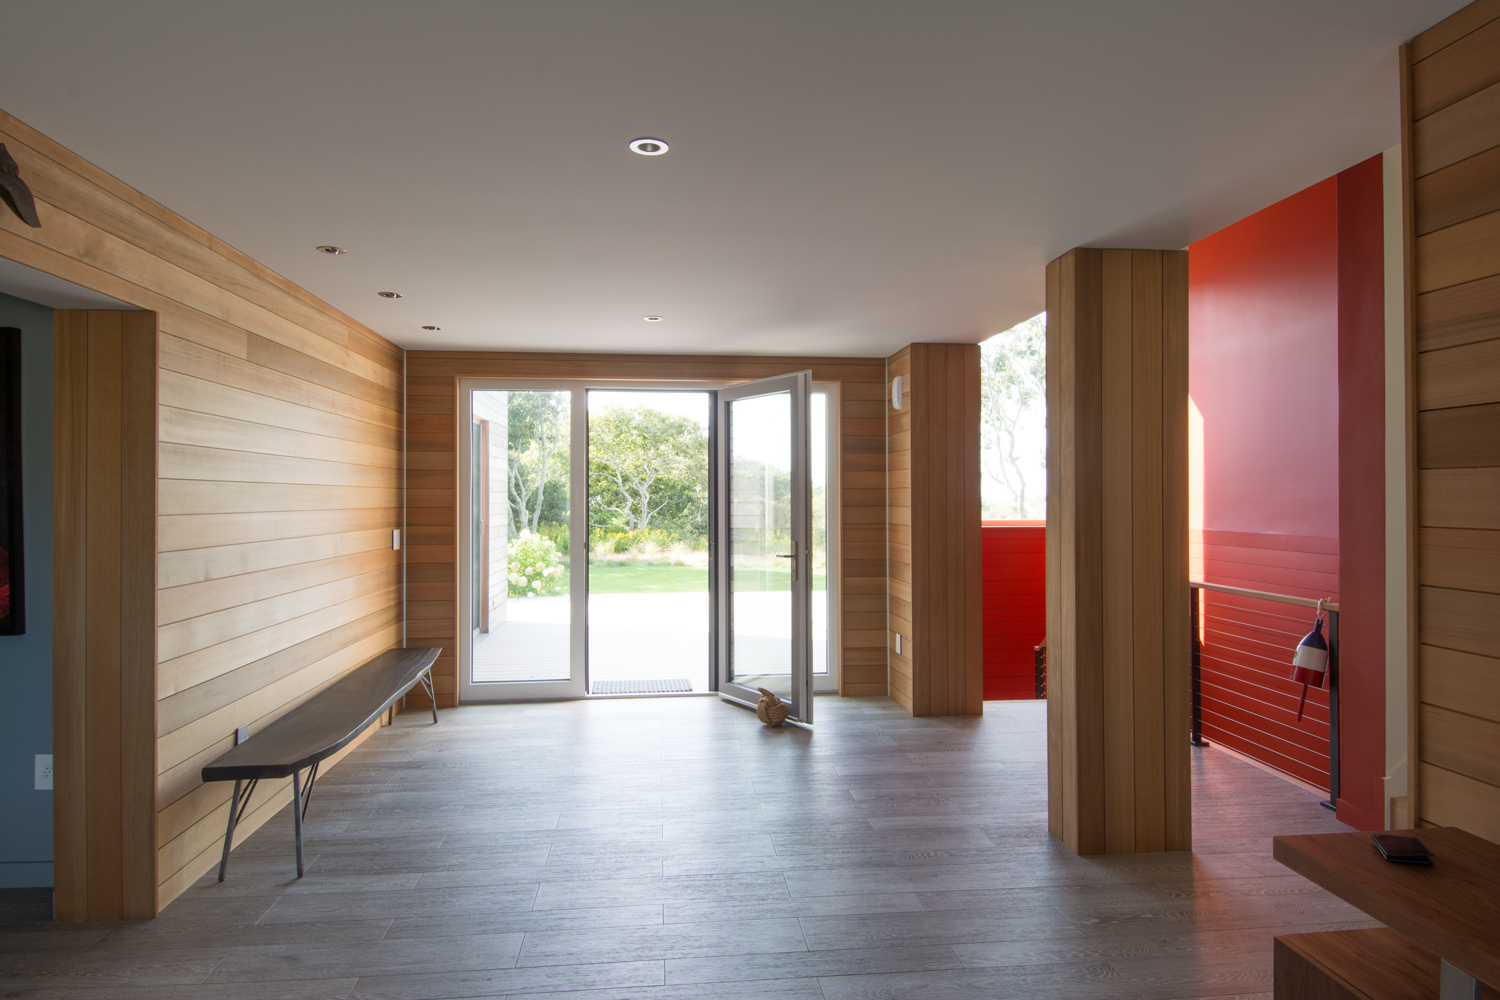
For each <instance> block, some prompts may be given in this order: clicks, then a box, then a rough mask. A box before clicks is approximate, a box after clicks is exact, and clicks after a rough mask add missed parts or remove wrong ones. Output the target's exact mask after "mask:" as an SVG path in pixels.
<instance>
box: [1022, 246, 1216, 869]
mask: <svg viewBox="0 0 1500 1000" xmlns="http://www.w3.org/2000/svg"><path fill="white" fill-rule="evenodd" d="M1187 311H1188V307H1187V254H1186V253H1185V252H1181V251H1170V252H1169V251H1161V250H1091V249H1078V250H1072V251H1070V252H1068V253H1067V254H1065V255H1064V256H1062V257H1060V258H1058V259H1057V260H1055V261H1053V262H1052V263H1051V264H1049V265H1047V667H1048V702H1049V705H1048V722H1047V743H1048V765H1047V770H1048V786H1049V787H1048V798H1049V826H1050V828H1051V831H1052V833H1053V835H1054V836H1056V837H1058V838H1059V839H1060V840H1062V842H1063V843H1065V844H1067V845H1068V847H1070V848H1072V849H1073V850H1074V851H1076V852H1077V853H1079V854H1130V853H1137V852H1151V851H1183V850H1189V849H1190V848H1191V846H1192V814H1191V802H1190V799H1189V783H1188V655H1189V644H1188V640H1189V635H1188V588H1187V572H1188V566H1187V374H1188V367H1187V362H1188V356H1187V350H1188V348H1187V344H1188V341H1187Z"/></svg>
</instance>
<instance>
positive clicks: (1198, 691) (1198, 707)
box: [1178, 587, 1208, 747]
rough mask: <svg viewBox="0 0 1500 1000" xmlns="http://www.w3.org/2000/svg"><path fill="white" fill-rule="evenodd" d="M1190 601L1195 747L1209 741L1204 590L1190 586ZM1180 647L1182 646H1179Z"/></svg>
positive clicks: (1193, 740) (1193, 741)
mask: <svg viewBox="0 0 1500 1000" xmlns="http://www.w3.org/2000/svg"><path fill="white" fill-rule="evenodd" d="M1188 601H1189V604H1190V611H1189V615H1188V620H1189V621H1190V622H1192V627H1193V638H1192V647H1191V648H1192V651H1193V655H1192V659H1191V660H1190V661H1189V662H1190V663H1191V664H1192V692H1193V735H1192V744H1193V746H1195V747H1206V746H1208V741H1207V740H1205V739H1204V738H1203V640H1202V638H1201V632H1200V629H1201V626H1202V622H1203V591H1202V590H1201V589H1200V588H1198V587H1189V588H1188ZM1178 648H1179V649H1181V648H1182V647H1181V646H1179V647H1178Z"/></svg>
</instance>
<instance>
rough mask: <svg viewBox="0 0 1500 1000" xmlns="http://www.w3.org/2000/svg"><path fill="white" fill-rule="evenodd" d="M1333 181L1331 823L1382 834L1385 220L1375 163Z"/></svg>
mask: <svg viewBox="0 0 1500 1000" xmlns="http://www.w3.org/2000/svg"><path fill="white" fill-rule="evenodd" d="M1338 182H1339V543H1340V544H1339V578H1340V580H1342V581H1343V586H1342V587H1341V588H1340V591H1341V593H1342V594H1343V600H1342V601H1341V602H1340V607H1341V609H1342V610H1341V611H1340V613H1339V638H1340V641H1339V655H1340V658H1341V659H1340V671H1341V673H1342V678H1343V680H1342V683H1341V684H1340V685H1339V698H1340V712H1339V717H1340V719H1341V720H1342V722H1341V724H1342V728H1343V735H1342V739H1341V740H1340V749H1341V752H1342V755H1343V758H1342V766H1341V767H1340V769H1339V773H1340V775H1341V788H1340V793H1339V802H1338V813H1339V819H1341V820H1343V821H1344V822H1345V823H1348V824H1349V825H1351V826H1355V827H1358V828H1359V829H1361V830H1379V829H1382V828H1384V826H1385V780H1384V775H1385V435H1384V433H1383V432H1382V430H1381V429H1382V428H1384V426H1385V282H1384V278H1385V261H1384V257H1385V233H1384V229H1385V225H1384V224H1385V218H1384V199H1383V196H1382V183H1381V158H1380V157H1378V156H1372V157H1371V158H1370V159H1368V160H1366V161H1365V162H1363V163H1361V164H1359V165H1358V166H1354V167H1350V168H1349V169H1348V170H1345V171H1344V172H1343V173H1341V174H1339V175H1338Z"/></svg>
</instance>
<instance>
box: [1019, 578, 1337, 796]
mask: <svg viewBox="0 0 1500 1000" xmlns="http://www.w3.org/2000/svg"><path fill="white" fill-rule="evenodd" d="M1205 590H1207V591H1212V592H1213V593H1216V594H1227V595H1230V596H1232V597H1246V598H1251V599H1254V600H1259V601H1270V602H1272V603H1274V604H1289V605H1294V606H1297V607H1304V608H1314V609H1317V610H1319V611H1326V612H1327V613H1328V677H1327V685H1328V800H1327V801H1326V802H1324V803H1323V805H1324V806H1325V807H1327V808H1329V809H1337V808H1338V800H1339V606H1338V604H1337V603H1335V602H1333V601H1328V600H1317V599H1314V598H1310V597H1296V596H1293V595H1291V594H1274V593H1271V592H1269V591H1264V590H1250V589H1248V588H1245V587H1230V586H1226V585H1225V584H1220V583H1207V582H1205V581H1203V580H1189V581H1188V593H1189V601H1190V621H1191V627H1192V643H1191V649H1192V658H1191V661H1190V663H1191V684H1192V722H1191V726H1192V729H1191V734H1190V736H1189V739H1190V741H1191V742H1192V744H1193V745H1194V746H1200V747H1201V746H1208V741H1207V740H1205V739H1204V738H1203V636H1204V632H1205V620H1204V613H1203V592H1204V591H1205ZM1259 617H1262V618H1265V617H1271V618H1278V619H1282V620H1284V621H1286V622H1288V623H1296V627H1295V628H1293V629H1292V630H1291V631H1287V630H1285V629H1273V628H1271V627H1269V626H1267V625H1264V624H1261V623H1257V622H1252V621H1235V622H1233V623H1232V624H1235V625H1238V626H1239V627H1240V628H1241V629H1242V630H1243V631H1244V632H1247V633H1254V632H1260V633H1264V635H1263V636H1262V637H1261V638H1260V639H1259V642H1260V643H1261V644H1263V645H1264V646H1265V648H1266V653H1267V654H1268V655H1262V654H1260V653H1256V652H1252V651H1250V650H1247V649H1243V648H1242V649H1240V650H1239V652H1240V653H1241V655H1243V656H1245V657H1246V658H1251V657H1253V658H1255V659H1260V660H1264V661H1265V662H1266V664H1267V666H1272V665H1280V664H1285V663H1289V662H1290V661H1289V660H1288V659H1287V658H1286V655H1285V653H1286V639H1287V638H1288V637H1290V638H1292V639H1293V640H1294V641H1293V646H1294V647H1295V645H1296V643H1295V639H1296V638H1297V637H1299V636H1300V635H1301V634H1302V633H1301V631H1300V629H1301V628H1303V627H1305V625H1306V623H1305V622H1303V621H1302V619H1301V618H1294V617H1292V616H1290V615H1269V616H1268V615H1266V614H1265V613H1260V615H1259ZM1235 638H1239V639H1241V640H1244V636H1237V637H1235ZM1250 641H1252V642H1254V641H1257V640H1255V639H1251V640H1250ZM1034 653H1035V661H1034V662H1035V670H1036V697H1037V698H1046V697H1047V646H1046V644H1045V641H1044V643H1043V644H1042V645H1040V646H1036V647H1035V648H1034ZM1273 656H1274V657H1275V659H1273V658H1272V657H1273Z"/></svg>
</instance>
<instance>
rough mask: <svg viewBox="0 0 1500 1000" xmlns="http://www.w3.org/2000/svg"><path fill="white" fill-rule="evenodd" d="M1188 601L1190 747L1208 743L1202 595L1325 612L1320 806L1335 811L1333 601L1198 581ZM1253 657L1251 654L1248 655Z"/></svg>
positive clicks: (1336, 620) (1336, 707) (1336, 665)
mask: <svg viewBox="0 0 1500 1000" xmlns="http://www.w3.org/2000/svg"><path fill="white" fill-rule="evenodd" d="M1188 588H1189V591H1188V592H1189V594H1190V597H1189V600H1190V602H1191V612H1190V614H1191V623H1192V660H1191V665H1192V681H1191V683H1192V735H1191V740H1192V743H1193V745H1194V746H1207V745H1208V741H1207V740H1205V739H1204V738H1203V635H1204V617H1203V592H1204V591H1205V590H1207V591H1212V592H1213V593H1216V594H1228V595H1231V596H1234V597H1248V598H1252V599H1254V600H1258V601H1270V602H1272V603H1275V604H1290V605H1295V606H1298V607H1304V608H1315V609H1317V610H1319V611H1326V612H1327V613H1328V678H1327V684H1328V801H1326V802H1324V803H1323V805H1324V806H1326V807H1327V808H1329V809H1337V808H1338V800H1339V606H1338V604H1336V603H1334V602H1333V601H1328V600H1318V599H1314V598H1310V597H1295V596H1293V595H1291V594H1273V593H1270V592H1268V591H1264V590H1249V589H1247V588H1245V587H1230V586H1226V585H1224V584H1219V583H1206V582H1204V581H1202V580H1189V581H1188ZM1277 617H1285V618H1286V620H1287V621H1300V619H1293V618H1291V617H1290V616H1277ZM1240 624H1242V625H1244V626H1245V627H1246V628H1264V627H1263V626H1257V625H1252V624H1250V623H1243V622H1242V623H1240ZM1268 631H1269V630H1268ZM1274 634H1275V635H1276V636H1277V638H1278V639H1283V638H1284V637H1286V636H1295V635H1296V634H1297V633H1296V631H1295V630H1294V631H1293V632H1276V633H1274ZM1250 655H1254V654H1250Z"/></svg>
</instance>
